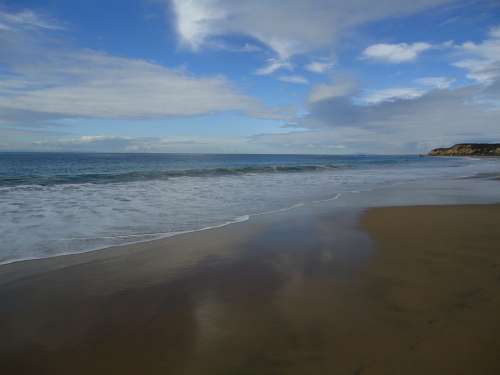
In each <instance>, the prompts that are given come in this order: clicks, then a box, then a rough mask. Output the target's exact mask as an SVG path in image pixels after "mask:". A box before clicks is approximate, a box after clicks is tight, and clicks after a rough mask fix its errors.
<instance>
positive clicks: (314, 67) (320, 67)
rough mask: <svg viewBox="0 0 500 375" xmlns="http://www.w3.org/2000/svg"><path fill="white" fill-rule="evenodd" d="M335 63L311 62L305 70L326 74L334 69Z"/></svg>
mask: <svg viewBox="0 0 500 375" xmlns="http://www.w3.org/2000/svg"><path fill="white" fill-rule="evenodd" d="M334 65H335V63H334V62H333V61H311V62H310V63H309V64H307V65H306V66H305V69H306V70H307V71H309V72H311V73H317V74H321V73H326V72H328V71H329V70H331V69H332V68H333V66H334Z"/></svg>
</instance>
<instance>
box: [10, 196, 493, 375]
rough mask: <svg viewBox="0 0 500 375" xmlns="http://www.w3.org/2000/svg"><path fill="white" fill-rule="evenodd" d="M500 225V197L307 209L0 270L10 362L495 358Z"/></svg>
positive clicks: (266, 366) (200, 366) (292, 369)
mask: <svg viewBox="0 0 500 375" xmlns="http://www.w3.org/2000/svg"><path fill="white" fill-rule="evenodd" d="M465 218H466V220H464V219H465ZM499 222H500V204H481V205H439V206H435V205H425V206H399V207H386V208H383V207H378V208H368V209H365V210H361V211H360V210H357V209H352V208H341V207H336V209H335V210H332V208H331V207H299V208H297V209H296V210H293V211H292V212H291V211H286V212H280V213H276V214H273V215H265V216H260V217H256V218H251V219H250V220H248V221H246V222H241V223H237V224H233V225H231V226H226V227H221V228H217V229H213V230H207V231H201V232H195V233H189V234H188V235H184V236H183V235H181V236H175V237H171V238H167V239H162V240H155V241H150V242H147V243H140V244H135V245H128V246H121V247H116V248H112V249H108V250H107V251H97V252H91V253H82V254H77V255H70V256H62V257H57V258H48V259H42V260H36V261H27V262H19V263H13V264H10V265H6V266H4V267H0V298H2V301H3V304H2V305H1V306H0V330H1V331H2V332H4V340H2V342H0V363H2V364H3V367H4V368H6V369H7V370H9V369H10V370H11V372H13V373H15V372H18V373H19V372H22V373H26V374H31V373H33V374H35V373H37V374H38V373H51V374H59V373H61V374H63V373H68V372H72V373H75V374H80V373H81V374H85V373H96V374H100V373H109V372H121V373H124V374H126V373H138V372H148V373H162V374H177V373H185V374H197V373H200V372H203V373H207V374H211V373H214V374H219V373H225V372H228V373H232V372H238V371H239V372H242V373H264V374H266V373H269V374H274V373H283V372H285V373H290V374H300V373H305V372H307V371H312V372H316V373H321V371H323V372H325V371H326V372H328V371H330V372H332V371H333V372H340V373H358V374H363V373H365V372H366V373H369V374H399V373H406V374H413V373H414V374H421V373H429V374H434V373H435V374H461V373H463V374H465V373H474V372H476V373H478V372H481V371H480V370H484V371H483V373H488V372H487V371H492V370H495V371H496V370H500V363H499V361H498V360H496V356H494V353H495V355H496V352H497V351H498V350H500V342H499V340H500V339H497V337H500V332H496V329H494V327H495V323H496V316H497V315H498V313H500V301H499V298H497V297H496V295H497V294H498V293H496V290H497V289H496V288H498V287H499V285H500V284H499V283H500V252H495V251H494V246H492V244H495V243H500V233H497V232H498V231H496V230H495V229H496V228H498V226H497V223H499ZM471 244H474V246H473V247H471ZM492 249H493V250H492ZM401 250H405V252H401ZM471 251H472V252H471ZM497 278H498V280H497ZM479 317H481V318H479ZM448 336H450V337H451V338H450V339H448V338H447V337H448ZM483 346H484V347H483ZM436 347H438V348H441V349H438V350H436V349H435V348H436ZM446 348H449V349H446ZM471 353H472V354H471ZM471 366H474V367H471ZM472 369H474V370H477V371H473V370H472ZM478 369H479V370H478Z"/></svg>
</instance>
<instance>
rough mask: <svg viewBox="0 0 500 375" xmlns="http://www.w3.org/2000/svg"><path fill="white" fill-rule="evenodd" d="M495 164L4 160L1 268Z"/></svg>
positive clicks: (30, 156)
mask: <svg viewBox="0 0 500 375" xmlns="http://www.w3.org/2000/svg"><path fill="white" fill-rule="evenodd" d="M499 170H500V162H499V160H498V159H478V158H438V157H419V156H414V155H404V156H367V155H352V156H313V155H195V154H80V153H0V237H1V242H0V264H2V263H9V262H13V261H17V260H23V259H37V258H45V257H51V256H57V255H62V254H70V253H78V252H85V251H91V250H96V249H103V248H106V247H110V246H115V245H122V244H127V243H134V242H140V241H148V240H153V239H159V238H164V237H168V236H172V235H175V234H178V233H186V232H189V231H195V230H202V229H206V228H212V227H217V226H222V225H228V224H230V223H234V222H238V221H243V220H246V219H248V218H249V217H251V216H252V215H259V214H265V213H269V212H274V211H277V210H285V209H288V208H292V207H297V206H299V205H302V204H307V203H308V202H318V201H328V200H330V201H331V200H335V199H341V198H342V194H344V195H345V194H349V193H357V192H362V191H368V190H373V189H378V188H381V187H387V186H391V185H395V184H399V183H406V182H411V181H419V182H420V183H422V182H425V181H435V180H436V179H441V180H443V179H457V178H464V177H467V176H473V175H477V174H480V175H483V176H489V175H490V174H492V173H493V174H494V173H497V172H498V171H499Z"/></svg>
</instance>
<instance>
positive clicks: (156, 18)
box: [0, 0, 500, 153]
mask: <svg viewBox="0 0 500 375" xmlns="http://www.w3.org/2000/svg"><path fill="white" fill-rule="evenodd" d="M499 104H500V4H499V3H498V1H492V0H483V1H458V0H457V1H453V0H414V1H412V2H406V1H400V0H386V1H384V2H381V3H377V6H374V3H373V1H369V0H352V1H349V2H346V1H343V0H316V1H310V0H309V1H306V0H289V1H277V0H267V1H265V0H253V1H250V0H249V1H246V2H235V1H231V0H120V1H118V0H115V1H111V0H110V1H97V0H85V1H84V0H79V1H71V2H68V1H63V0H50V1H40V0H37V1H35V0H33V1H28V0H21V1H19V0H16V1H8V0H7V1H5V0H3V1H1V2H0V150H36V151H105V152H241V153H415V152H424V151H426V150H427V149H429V148H432V147H436V146H444V145H448V144H451V143H455V142H467V141H499V140H500V106H499Z"/></svg>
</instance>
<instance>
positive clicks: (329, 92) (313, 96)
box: [308, 80, 357, 104]
mask: <svg viewBox="0 0 500 375" xmlns="http://www.w3.org/2000/svg"><path fill="white" fill-rule="evenodd" d="M356 91H357V88H356V85H355V84H354V82H352V81H349V80H343V81H340V82H335V83H331V84H324V83H323V84H319V85H316V86H314V87H313V88H312V89H311V92H310V93H309V98H308V102H309V103H310V104H311V103H315V102H321V101H323V100H328V99H334V98H338V97H345V96H348V95H351V94H353V93H354V92H356Z"/></svg>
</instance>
